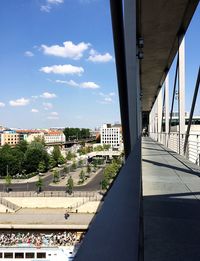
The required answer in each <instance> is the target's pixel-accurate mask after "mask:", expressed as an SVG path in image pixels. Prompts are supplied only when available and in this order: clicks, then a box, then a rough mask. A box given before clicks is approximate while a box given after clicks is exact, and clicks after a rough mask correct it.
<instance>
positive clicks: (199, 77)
mask: <svg viewBox="0 0 200 261" xmlns="http://www.w3.org/2000/svg"><path fill="white" fill-rule="evenodd" d="M199 83H200V67H199V71H198V75H197V80H196V85H195V90H194V95H193V100H192V106H191V110H190V118H189V122H188V126H187V132H186V135H185V142H184V154H185V153H186V148H187V144H188V138H189V135H190V128H191V124H192V118H193V114H194V109H195V105H196V100H197V95H198V91H199Z"/></svg>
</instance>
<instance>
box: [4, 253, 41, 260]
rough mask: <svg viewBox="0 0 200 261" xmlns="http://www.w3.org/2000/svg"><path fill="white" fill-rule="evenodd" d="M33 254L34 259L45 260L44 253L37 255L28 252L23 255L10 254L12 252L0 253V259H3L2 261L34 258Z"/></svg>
mask: <svg viewBox="0 0 200 261" xmlns="http://www.w3.org/2000/svg"><path fill="white" fill-rule="evenodd" d="M35 254H36V258H46V253H45V252H38V253H34V252H28V253H23V252H16V253H12V252H5V253H0V258H4V259H8V258H16V259H18V258H28V259H29V258H35Z"/></svg>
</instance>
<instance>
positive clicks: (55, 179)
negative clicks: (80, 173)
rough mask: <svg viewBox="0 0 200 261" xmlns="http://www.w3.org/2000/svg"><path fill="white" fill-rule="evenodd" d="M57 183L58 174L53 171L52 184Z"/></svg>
mask: <svg viewBox="0 0 200 261" xmlns="http://www.w3.org/2000/svg"><path fill="white" fill-rule="evenodd" d="M58 181H59V173H58V171H57V170H54V171H53V182H54V183H57V182H58Z"/></svg>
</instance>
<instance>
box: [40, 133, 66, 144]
mask: <svg viewBox="0 0 200 261" xmlns="http://www.w3.org/2000/svg"><path fill="white" fill-rule="evenodd" d="M44 141H45V143H63V142H65V135H64V134H63V132H61V131H49V132H47V133H45V135H44Z"/></svg>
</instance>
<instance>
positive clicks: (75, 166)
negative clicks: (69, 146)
mask: <svg viewBox="0 0 200 261" xmlns="http://www.w3.org/2000/svg"><path fill="white" fill-rule="evenodd" d="M76 168H77V165H76V162H75V161H73V163H72V165H71V170H72V171H75V170H76Z"/></svg>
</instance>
